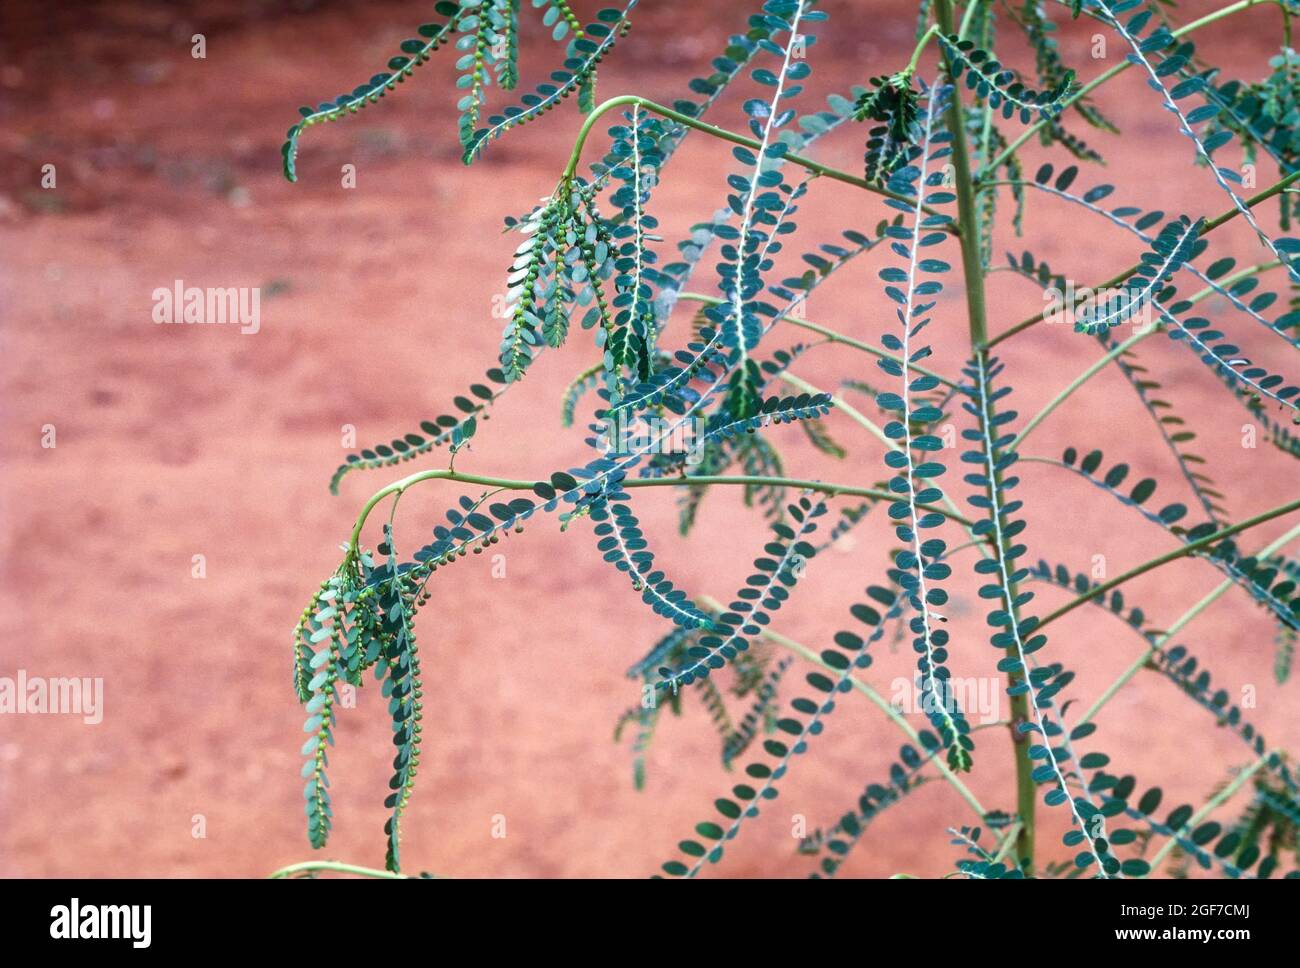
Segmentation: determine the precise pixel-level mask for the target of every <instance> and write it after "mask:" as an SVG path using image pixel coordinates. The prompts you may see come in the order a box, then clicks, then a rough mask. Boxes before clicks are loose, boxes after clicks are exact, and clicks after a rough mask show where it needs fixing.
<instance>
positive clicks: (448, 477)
mask: <svg viewBox="0 0 1300 968" xmlns="http://www.w3.org/2000/svg"><path fill="white" fill-rule="evenodd" d="M421 481H454V482H457V483H460V484H481V485H483V486H485V487H498V488H501V489H502V490H505V491H531V490H532V489H533V487H534V485H536V484H537V481H536V480H531V481H525V480H517V479H512V478H508V477H485V476H483V475H481V474H462V473H460V472H458V471H452V470H432V471H420V472H419V473H416V474H412V475H410V476H409V477H404V478H402V479H401V480H400V481H394V482H393V483H392V484H389V485H388V486H387V487H384V488H381V489H380V490H378V491H376V492H375V493H374V494H373V495H371V497H370V500H368V501H367V502H366V503H365V505H364V506H363V507H362V509H361V514H360V515H358V516H357V521H356V524H354V525H353V527H352V535H351V537H350V538H349V539H348V553H349V554H352V555H354V554H356V552H357V549H358V547H359V546H360V541H361V529H362V528H363V527H365V523H366V518H367V517H369V515H370V512H371V511H373V510H374V508H375V505H377V504H378V503H379V502H380V501H382V500H383V499H384V498H386V497H389V496H391V495H394V494H396V495H399V496H400V495H401V494H402V493H403V492H404V491H406V489H407V488H410V487H413V486H414V485H416V484H419V483H420V482H421ZM683 484H738V485H759V486H775V487H793V488H798V489H800V490H808V491H818V492H820V493H822V494H828V495H830V496H832V497H834V496H836V495H840V494H845V495H849V496H850V497H873V498H878V499H880V500H885V501H895V500H897V499H898V495H897V494H894V493H892V492H890V491H882V490H879V489H877V488H872V487H853V486H852V485H849V484H835V483H832V482H827V481H810V480H804V479H801V478H793V477H764V476H762V475H743V476H742V475H700V476H698V477H692V476H682V477H639V478H636V479H630V480H625V481H621V482H619V486H620V487H626V488H633V487H680V486H681V485H683ZM918 506H919V507H922V508H924V509H925V510H926V511H933V512H935V513H937V514H942V515H943V516H944V517H946V518H949V519H951V520H953V521H956V522H957V523H958V524H960V525H962V526H963V527H967V528H969V527H971V526H972V525H971V522H970V521H969V520H967V519H966V518H965V517H963V516H962V515H960V514H958V513H956V512H955V511H953V510H951V509H949V508H945V507H938V506H936V505H933V504H922V505H918Z"/></svg>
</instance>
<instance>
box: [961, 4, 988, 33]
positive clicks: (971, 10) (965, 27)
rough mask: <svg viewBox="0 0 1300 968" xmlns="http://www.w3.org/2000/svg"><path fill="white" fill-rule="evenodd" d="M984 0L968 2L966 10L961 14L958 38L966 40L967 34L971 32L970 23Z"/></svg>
mask: <svg viewBox="0 0 1300 968" xmlns="http://www.w3.org/2000/svg"><path fill="white" fill-rule="evenodd" d="M983 2H984V0H970V3H968V4H966V12H965V13H963V14H962V15H961V26H960V27H958V28H957V39H958V40H966V35H967V34H969V33H970V25H971V23H972V22H973V21H974V20H975V14H976V13H978V12H979V8H980V4H981V3H983Z"/></svg>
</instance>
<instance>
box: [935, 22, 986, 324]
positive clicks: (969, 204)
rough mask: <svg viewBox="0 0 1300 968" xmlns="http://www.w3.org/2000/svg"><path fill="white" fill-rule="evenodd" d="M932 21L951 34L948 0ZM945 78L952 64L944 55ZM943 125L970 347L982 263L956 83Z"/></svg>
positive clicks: (981, 314)
mask: <svg viewBox="0 0 1300 968" xmlns="http://www.w3.org/2000/svg"><path fill="white" fill-rule="evenodd" d="M934 14H935V19H936V20H937V21H938V22H939V27H940V28H941V29H942V30H943V32H944V33H945V34H951V33H952V32H953V31H952V2H951V0H935V5H934ZM944 63H945V64H947V67H948V73H949V76H951V75H952V74H953V65H952V63H951V62H950V61H949V60H948V56H947V54H945V55H944ZM946 114H947V124H948V129H949V133H950V134H951V135H952V164H953V170H954V179H953V180H954V181H955V182H956V189H957V221H958V228H959V230H960V231H959V236H960V238H961V262H962V271H963V273H964V278H965V282H966V309H967V317H968V319H969V323H970V338H971V348H972V349H975V348H978V347H980V346H983V345H984V341H985V340H986V339H987V338H988V321H987V318H986V315H985V308H984V261H983V259H982V258H981V256H980V239H979V214H978V212H976V210H975V189H974V185H973V183H972V182H971V170H970V148H969V146H968V145H967V143H966V125H965V122H964V119H963V118H962V113H961V92H960V89H959V88H958V86H957V85H956V84H954V85H953V86H952V94H951V96H950V98H949V101H948V109H947V112H946Z"/></svg>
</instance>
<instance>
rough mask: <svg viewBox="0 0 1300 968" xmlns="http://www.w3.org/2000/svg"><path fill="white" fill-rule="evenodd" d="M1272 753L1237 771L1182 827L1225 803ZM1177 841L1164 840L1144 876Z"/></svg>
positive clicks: (1194, 824) (1192, 826)
mask: <svg viewBox="0 0 1300 968" xmlns="http://www.w3.org/2000/svg"><path fill="white" fill-rule="evenodd" d="M1272 755H1273V754H1272V753H1265V754H1264V755H1263V756H1261V757H1260V758H1259V759H1257V760H1256V761H1255V762H1254V763H1252V764H1251V765H1250V766H1248V767H1246V769H1244V770H1242V771H1241V772H1240V773H1238V774H1237V775H1236V777H1235V778H1234V779H1233V781H1232V782H1231V783H1229V784H1228V785H1227V786H1226V787H1224V788H1223V789H1222V790H1220V791H1219V792H1218V793H1217V794H1215V795H1214V796H1213V797H1211V798H1210V799H1209V800H1208V801H1207V802H1206V804H1205V806H1203V807H1201V809H1200V810H1197V811H1196V813H1195V814H1193V815H1192V817H1191V819H1189V820H1188V821H1187V823H1185V824H1183V828H1182V829H1183V830H1195V829H1196V827H1197V826H1198V825H1199V824H1200V822H1201V821H1202V820H1204V819H1205V818H1206V817H1208V816H1209V815H1210V814H1211V813H1213V812H1214V810H1215V809H1216V808H1217V807H1218V806H1219V805H1220V804H1222V803H1226V802H1227V801H1228V800H1229V799H1230V798H1231V797H1232V795H1233V794H1234V793H1236V792H1237V791H1238V790H1240V789H1241V788H1242V787H1243V786H1245V784H1246V781H1247V780H1249V779H1250V778H1251V777H1252V776H1254V775H1255V774H1256V773H1257V772H1258V771H1259V769H1260V768H1261V767H1263V766H1264V765H1265V764H1266V763H1268V761H1269V758H1270V757H1272ZM1179 832H1180V831H1175V833H1179ZM1177 843H1178V840H1177V837H1176V836H1175V837H1170V838H1169V839H1168V840H1166V841H1165V842H1164V845H1163V846H1161V848H1160V850H1158V851H1157V852H1156V855H1155V856H1154V857H1152V858H1151V869H1150V870H1149V871H1147V873H1146V875H1145V876H1146V877H1150V876H1151V875H1152V874H1154V873H1155V872H1156V868H1158V867H1159V866H1160V865H1161V864H1162V863H1163V862H1164V859H1165V857H1166V856H1168V854H1169V852H1170V851H1171V850H1173V849H1174V846H1175V845H1176V844H1177Z"/></svg>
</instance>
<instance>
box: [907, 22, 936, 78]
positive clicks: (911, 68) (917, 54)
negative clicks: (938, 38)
mask: <svg viewBox="0 0 1300 968" xmlns="http://www.w3.org/2000/svg"><path fill="white" fill-rule="evenodd" d="M938 32H939V25H938V24H930V27H929V29H928V30H926V32H925V33H923V34H922V35H921V38H920V39H919V40H918V41H917V42H916V47H915V49H913V51H912V57H911V60H909V61H908V62H907V66H906V67H905V68H903V70H902V71H901V73H903V74H907V75H909V76H910V75H912V74H915V73H916V65H917V64H919V63H920V62H921V54H922V52H923V51H924V50H925V48H926V46H927V45H928V44H929V43H930V38H931V37H933V36H934V35H935V34H937V33H938Z"/></svg>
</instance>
